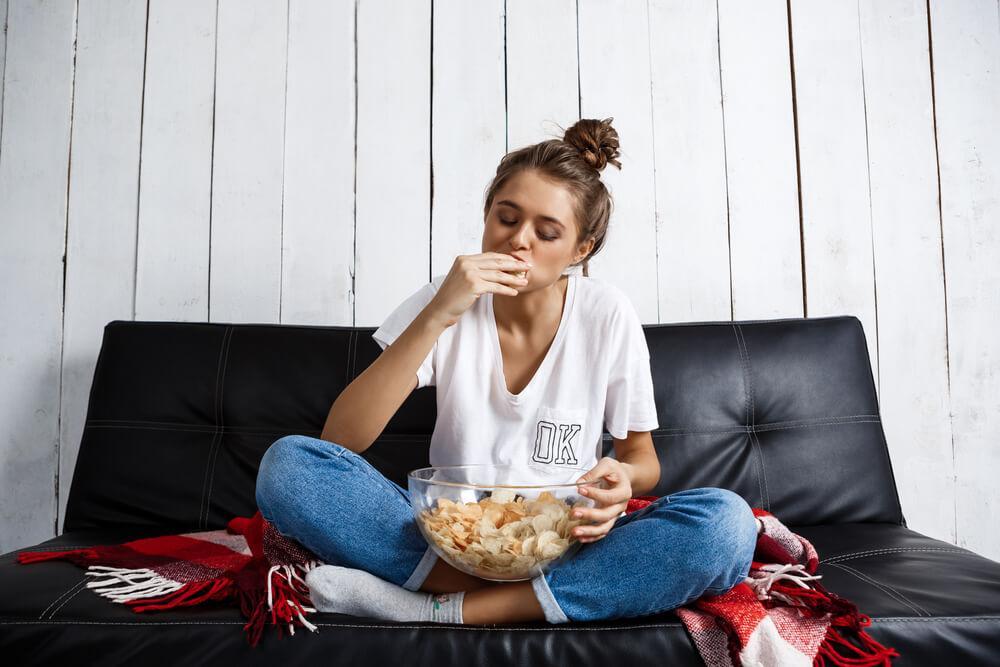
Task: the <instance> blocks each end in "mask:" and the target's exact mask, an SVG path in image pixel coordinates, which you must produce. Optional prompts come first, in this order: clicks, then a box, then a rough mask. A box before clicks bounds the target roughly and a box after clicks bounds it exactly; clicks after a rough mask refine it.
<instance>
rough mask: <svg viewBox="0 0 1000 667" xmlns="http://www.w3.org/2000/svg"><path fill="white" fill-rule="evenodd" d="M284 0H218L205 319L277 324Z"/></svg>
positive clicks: (285, 9) (284, 32) (286, 32)
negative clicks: (206, 308) (207, 288)
mask: <svg viewBox="0 0 1000 667" xmlns="http://www.w3.org/2000/svg"><path fill="white" fill-rule="evenodd" d="M287 38H288V0H281V1H280V2H272V1H271V0H219V22H218V36H217V39H218V53H217V64H216V79H215V81H216V83H215V141H214V151H215V152H214V159H213V163H212V238H211V243H212V246H211V265H210V266H211V269H210V275H209V299H210V301H209V310H208V314H209V318H210V320H211V321H212V322H277V321H278V316H279V312H278V311H279V308H280V298H281V297H280V295H281V184H282V171H283V159H284V158H283V146H284V131H285V64H286V60H287V58H286V56H287V50H286V47H287Z"/></svg>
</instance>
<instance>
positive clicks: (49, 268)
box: [0, 2, 76, 552]
mask: <svg viewBox="0 0 1000 667" xmlns="http://www.w3.org/2000/svg"><path fill="white" fill-rule="evenodd" d="M7 9H8V17H7V18H8V24H7V39H6V45H5V50H6V53H5V60H6V66H5V70H4V97H3V109H2V115H3V136H2V145H0V220H3V224H0V285H3V289H0V312H2V313H3V314H4V325H3V326H0V424H3V438H2V439H0V489H3V495H4V498H5V502H3V503H0V552H7V551H11V550H13V549H17V548H19V547H23V546H29V545H32V544H35V543H37V542H40V541H42V540H45V539H48V538H50V537H52V536H53V535H54V534H55V529H56V524H57V517H56V511H57V504H56V495H55V490H54V489H55V485H56V484H57V482H56V479H55V476H56V471H57V470H58V468H59V450H58V443H59V379H60V377H59V376H60V374H59V368H60V357H61V351H62V315H63V313H62V306H63V256H64V249H65V235H66V187H67V170H68V169H69V144H70V118H71V105H72V99H73V56H74V50H75V44H74V37H75V32H76V7H75V5H74V4H73V3H68V2H51V3H39V2H14V3H10V5H9V7H8V8H7ZM11 499H14V500H11Z"/></svg>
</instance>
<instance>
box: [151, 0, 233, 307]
mask: <svg viewBox="0 0 1000 667" xmlns="http://www.w3.org/2000/svg"><path fill="white" fill-rule="evenodd" d="M215 19H216V3H215V2H202V1H201V0H152V1H151V2H150V4H149V32H148V36H147V45H146V85H145V90H144V93H143V95H144V100H145V102H144V106H143V115H142V162H141V169H140V180H139V231H138V240H137V249H136V264H137V266H136V269H137V271H136V285H135V319H137V320H172V321H182V322H191V321H200V322H204V321H207V320H208V247H209V229H210V220H209V217H210V214H211V201H212V200H211V188H212V106H213V97H214V94H215Z"/></svg>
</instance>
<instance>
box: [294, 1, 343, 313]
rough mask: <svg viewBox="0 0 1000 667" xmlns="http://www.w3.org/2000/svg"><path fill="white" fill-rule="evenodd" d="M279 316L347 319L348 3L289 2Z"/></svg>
mask: <svg viewBox="0 0 1000 667" xmlns="http://www.w3.org/2000/svg"><path fill="white" fill-rule="evenodd" d="M289 12H290V14H289V25H288V92H287V99H286V104H285V180H284V184H285V185H284V193H283V202H284V223H283V232H282V248H281V252H282V274H281V278H282V280H281V321H282V322H283V323H298V324H337V325H350V324H351V322H352V321H353V317H354V313H353V311H354V302H353V294H352V289H353V281H352V272H353V271H354V127H355V117H354V99H355V98H354V4H353V3H346V2H342V3H341V2H337V3H332V2H325V1H324V0H308V1H306V2H301V1H296V2H293V3H291V5H290V6H289Z"/></svg>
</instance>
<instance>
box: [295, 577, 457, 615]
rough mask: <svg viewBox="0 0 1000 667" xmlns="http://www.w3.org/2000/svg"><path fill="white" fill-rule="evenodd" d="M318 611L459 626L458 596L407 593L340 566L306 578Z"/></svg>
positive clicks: (450, 594)
mask: <svg viewBox="0 0 1000 667" xmlns="http://www.w3.org/2000/svg"><path fill="white" fill-rule="evenodd" d="M306 585H307V586H309V593H310V597H311V598H312V602H313V606H314V607H316V609H317V611H333V612H337V613H339V614H351V615H353V616H368V617H372V618H380V619H383V620H387V621H432V622H434V623H462V622H463V621H462V600H463V599H464V598H465V591H460V592H458V593H424V592H422V591H410V590H407V589H405V588H403V587H402V586H397V585H396V584H394V583H392V582H389V581H385V580H384V579H380V578H378V577H376V576H375V575H374V574H371V573H370V572H365V571H364V570H357V569H353V568H349V567H341V566H339V565H320V566H319V567H316V568H313V569H312V570H310V571H309V572H308V573H307V574H306Z"/></svg>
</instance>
